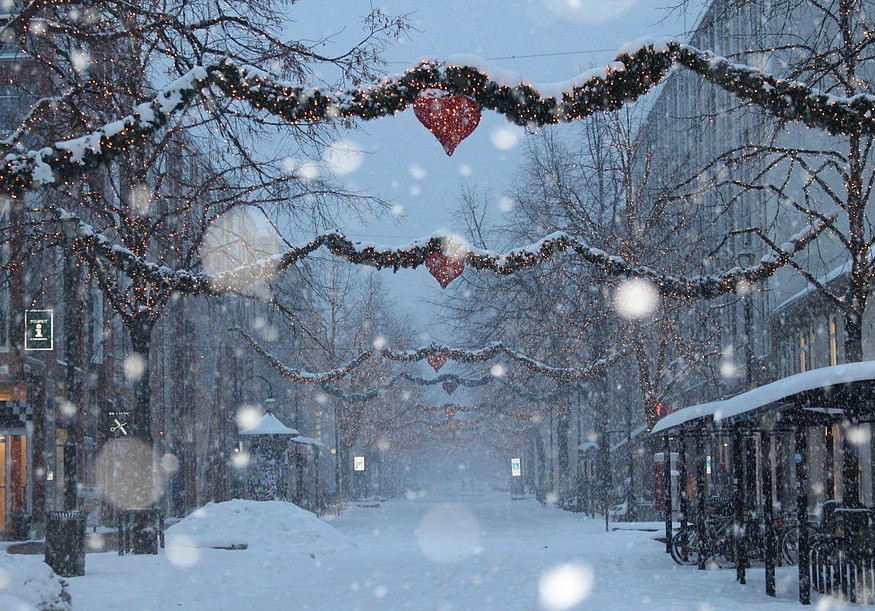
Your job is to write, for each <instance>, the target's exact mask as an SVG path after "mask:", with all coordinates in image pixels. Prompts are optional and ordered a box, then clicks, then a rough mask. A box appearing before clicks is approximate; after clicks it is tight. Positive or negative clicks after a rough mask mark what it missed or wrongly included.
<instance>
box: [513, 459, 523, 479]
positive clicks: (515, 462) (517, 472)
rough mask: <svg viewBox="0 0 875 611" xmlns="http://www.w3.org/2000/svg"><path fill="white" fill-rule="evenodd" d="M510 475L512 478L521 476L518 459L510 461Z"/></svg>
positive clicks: (521, 471)
mask: <svg viewBox="0 0 875 611" xmlns="http://www.w3.org/2000/svg"><path fill="white" fill-rule="evenodd" d="M510 474H511V475H512V476H514V477H519V476H520V475H522V474H523V470H522V468H521V465H520V459H519V458H511V459H510Z"/></svg>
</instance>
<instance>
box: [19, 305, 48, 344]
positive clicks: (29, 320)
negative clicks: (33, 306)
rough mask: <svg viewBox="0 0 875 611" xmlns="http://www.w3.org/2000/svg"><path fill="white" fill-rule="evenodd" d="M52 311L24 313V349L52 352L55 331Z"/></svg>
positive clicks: (29, 311) (27, 311)
mask: <svg viewBox="0 0 875 611" xmlns="http://www.w3.org/2000/svg"><path fill="white" fill-rule="evenodd" d="M53 320H54V316H53V312H52V310H25V311H24V349H25V350H51V349H52V330H53V326H54V325H53V324H52V323H53Z"/></svg>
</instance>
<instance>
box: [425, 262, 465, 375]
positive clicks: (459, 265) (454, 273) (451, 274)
mask: <svg viewBox="0 0 875 611" xmlns="http://www.w3.org/2000/svg"><path fill="white" fill-rule="evenodd" d="M425 267H426V268H427V269H428V271H429V273H430V274H431V275H432V276H434V277H435V280H437V281H438V282H439V283H440V285H441V288H444V289H445V288H447V285H448V284H449V283H450V282H452V281H453V280H455V279H456V278H458V277H459V274H461V273H462V270H464V269H465V261H464V260H462V259H459V258H458V257H453V256H448V255H445V254H444V253H442V252H433V253H431V254H430V255H428V257H426V259H425ZM432 367H434V365H432Z"/></svg>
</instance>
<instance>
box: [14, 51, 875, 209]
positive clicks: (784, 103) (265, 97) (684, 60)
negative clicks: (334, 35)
mask: <svg viewBox="0 0 875 611" xmlns="http://www.w3.org/2000/svg"><path fill="white" fill-rule="evenodd" d="M467 63H469V64H471V63H478V62H477V61H474V60H470V61H467ZM673 64H680V65H683V66H685V67H687V68H688V69H690V70H692V71H693V72H696V73H697V74H699V75H700V76H702V77H703V78H704V79H706V80H708V81H710V82H712V83H714V84H715V85H717V86H719V87H721V88H723V89H725V90H726V91H729V92H731V93H733V94H735V95H736V96H738V97H739V98H741V99H743V100H746V101H748V102H750V103H753V104H757V105H759V106H761V107H763V108H764V109H765V110H767V111H768V112H770V113H772V114H773V115H775V116H778V117H781V118H783V119H785V120H788V121H801V122H802V123H804V124H805V125H808V126H809V127H816V128H819V129H823V130H825V131H827V132H829V133H832V134H853V133H867V134H875V97H873V96H870V95H857V96H854V97H852V98H841V97H838V96H833V95H829V94H824V93H820V92H817V91H815V90H814V89H812V88H811V87H808V86H807V85H805V84H802V83H799V82H795V81H790V80H783V79H779V78H776V77H774V76H772V75H769V74H767V73H764V72H762V71H761V70H758V69H756V68H753V67H751V66H747V65H744V64H736V63H733V62H731V61H729V60H728V59H726V58H722V57H715V56H712V55H711V54H709V53H708V52H705V51H701V50H699V49H696V48H694V47H691V46H689V45H684V44H681V43H679V42H677V41H674V40H665V41H661V42H648V43H642V44H639V45H638V46H636V47H634V48H633V47H630V48H627V49H624V50H621V51H620V52H619V54H618V55H617V57H616V60H615V61H614V62H612V63H610V64H608V65H607V66H605V67H604V68H602V69H600V70H595V71H591V72H588V73H585V74H583V75H580V76H579V77H578V78H576V79H574V80H572V81H569V82H568V83H567V88H564V89H562V90H561V91H556V92H555V93H554V92H552V91H550V92H549V93H550V95H543V94H542V92H541V91H539V90H538V89H537V88H536V87H535V86H533V85H529V84H526V83H523V82H520V81H519V80H518V79H511V78H501V79H498V78H493V77H492V76H491V75H490V72H492V71H491V70H481V69H478V68H477V67H475V66H471V65H458V64H452V63H445V64H439V63H435V62H423V63H422V64H420V65H419V66H416V67H414V68H410V69H409V70H407V71H406V72H404V73H403V74H401V75H399V76H396V77H393V78H386V79H384V80H383V81H382V82H380V83H376V84H373V85H371V86H369V87H365V88H362V89H353V90H348V91H345V92H339V93H335V94H331V93H323V92H322V91H320V90H318V89H313V88H310V87H304V86H300V85H294V84H289V83H285V82H281V81H278V80H276V79H275V78H274V77H272V76H271V75H270V74H268V73H266V72H264V71H262V70H259V69H258V68H254V67H251V66H238V65H236V64H234V63H232V62H230V61H224V62H222V63H219V64H217V65H212V66H206V67H204V66H197V67H195V68H193V69H192V70H190V71H189V72H188V73H187V74H185V75H184V76H182V77H180V78H179V79H177V80H176V81H174V82H172V83H170V84H169V85H168V86H167V87H165V88H164V89H163V90H162V91H161V92H160V93H159V94H158V95H157V96H156V97H155V98H154V99H153V100H152V101H151V102H145V103H143V104H140V105H139V106H137V107H136V109H135V111H134V112H133V113H132V114H131V115H128V116H127V117H124V118H122V119H119V120H117V121H115V122H113V123H110V124H107V125H105V126H103V127H102V128H100V129H98V130H96V131H94V132H92V133H91V134H88V135H86V136H83V137H80V138H76V139H73V140H66V141H61V142H56V143H55V144H54V145H52V146H49V147H45V148H43V149H40V150H35V151H23V150H20V149H16V148H11V149H7V150H6V151H5V153H6V154H5V157H4V160H5V163H4V164H3V166H2V168H0V191H2V192H4V193H6V194H8V195H11V196H13V197H15V196H19V195H21V194H23V193H24V192H25V191H29V190H33V189H38V188H41V187H44V186H46V185H52V184H61V183H63V182H65V181H67V180H70V179H71V178H74V177H78V176H81V175H83V174H84V173H85V172H87V171H88V170H90V169H93V168H95V167H97V166H98V165H100V164H102V163H105V162H106V161H108V160H110V159H112V158H114V157H116V156H119V155H123V154H126V153H127V152H128V151H130V150H131V149H134V148H136V147H137V146H138V145H139V144H140V143H142V142H143V141H145V140H146V139H147V138H148V137H149V136H150V135H151V134H154V133H155V132H157V131H158V130H160V129H161V128H162V127H164V126H165V125H167V123H168V121H169V119H170V117H171V116H172V115H173V114H174V113H176V112H179V111H180V110H182V109H183V108H185V106H187V105H188V104H189V103H190V102H191V100H192V99H193V98H194V97H195V96H196V95H197V94H198V93H199V92H200V91H201V90H203V89H206V88H209V87H212V88H214V89H215V90H219V91H221V92H223V93H224V94H225V95H227V96H229V97H231V98H234V99H238V100H242V101H246V102H248V103H249V104H251V105H252V106H253V107H255V108H257V109H262V110H265V111H267V112H269V113H271V114H273V115H275V116H278V117H280V118H282V119H284V120H285V121H287V122H289V123H301V122H306V123H313V122H321V121H334V120H338V119H351V118H360V119H365V120H369V119H376V118H378V117H384V116H388V115H392V114H395V113H397V112H400V111H402V110H404V109H405V108H407V107H408V106H409V105H411V104H412V103H413V102H414V101H415V99H416V97H417V95H419V94H420V93H421V92H422V91H424V90H427V89H440V90H443V91H447V92H450V93H454V94H459V95H464V96H467V97H469V98H471V99H473V100H475V101H476V102H477V103H478V104H480V105H481V106H483V107H485V108H489V109H491V110H494V111H496V112H499V113H501V114H503V115H505V116H506V117H507V118H508V120H510V121H512V122H514V123H517V124H519V125H546V124H554V123H559V122H565V121H573V120H576V119H581V118H584V117H588V116H590V115H592V114H593V113H596V112H600V111H610V110H616V109H618V108H620V107H622V106H623V105H625V104H627V103H629V102H632V101H634V100H635V99H637V98H639V97H640V96H642V95H644V94H646V93H647V92H648V91H650V89H652V88H653V87H654V86H655V85H657V84H659V83H660V82H662V81H663V80H664V79H665V76H666V74H667V73H668V70H669V69H670V68H671V66H672V65H673Z"/></svg>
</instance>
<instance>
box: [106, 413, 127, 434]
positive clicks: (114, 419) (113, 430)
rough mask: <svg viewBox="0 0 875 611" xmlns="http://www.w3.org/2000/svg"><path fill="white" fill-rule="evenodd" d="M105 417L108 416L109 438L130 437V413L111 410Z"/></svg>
mask: <svg viewBox="0 0 875 611" xmlns="http://www.w3.org/2000/svg"><path fill="white" fill-rule="evenodd" d="M106 415H107V416H108V418H107V421H108V422H109V435H110V437H127V436H128V435H130V433H131V431H130V421H131V412H129V411H126V410H114V409H111V410H109V411H108V412H107V414H106Z"/></svg>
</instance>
